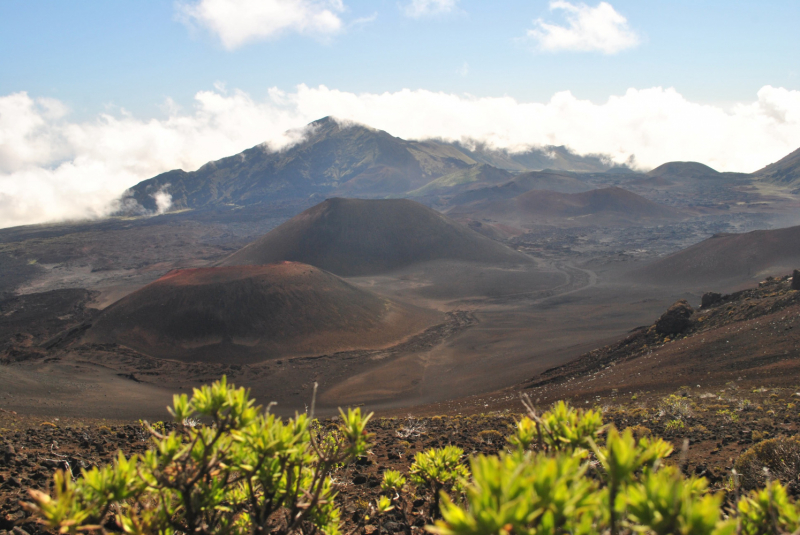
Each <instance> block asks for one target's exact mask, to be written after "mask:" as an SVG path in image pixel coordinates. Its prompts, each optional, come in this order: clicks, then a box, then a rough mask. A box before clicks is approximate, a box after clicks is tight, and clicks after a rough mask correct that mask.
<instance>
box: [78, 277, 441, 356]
mask: <svg viewBox="0 0 800 535" xmlns="http://www.w3.org/2000/svg"><path fill="white" fill-rule="evenodd" d="M435 317H437V316H435V315H434V314H433V313H430V312H428V311H424V310H422V309H416V308H413V307H412V308H409V307H407V306H404V305H399V304H397V303H395V302H392V301H389V300H387V299H384V298H382V297H378V296H376V295H374V294H372V293H370V292H368V291H365V290H361V289H359V288H356V287H354V286H352V285H350V284H348V283H346V282H345V281H343V280H341V279H340V278H338V277H336V276H335V275H332V274H330V273H326V272H325V271H322V270H320V269H317V268H315V267H312V266H308V265H304V264H300V263H294V262H287V263H282V264H273V265H268V266H235V267H218V268H200V269H184V270H176V271H171V272H169V273H168V274H166V275H164V276H163V277H161V278H160V279H158V280H157V281H155V282H153V283H151V284H149V285H147V286H145V287H144V288H142V289H140V290H138V291H136V292H134V293H132V294H130V295H128V296H126V297H124V298H123V299H121V300H119V301H117V302H116V303H114V304H113V305H111V306H109V307H108V308H106V309H105V310H104V311H103V312H102V314H101V315H100V317H99V318H98V319H97V320H96V321H95V322H94V325H92V327H91V329H89V331H88V333H87V334H86V336H85V340H86V341H90V342H99V343H118V344H122V345H125V346H128V347H131V348H133V349H135V350H137V351H140V352H142V353H145V354H147V355H150V356H154V357H160V358H171V359H180V360H196V361H210V362H228V363H236V362H239V363H241V362H253V361H259V360H265V359H266V358H269V357H274V356H286V355H293V354H315V353H323V352H329V351H337V350H342V349H352V348H364V347H374V346H381V345H383V344H386V343H389V342H392V341H394V340H397V339H399V338H402V337H404V336H406V335H408V334H410V333H411V332H414V331H415V330H421V329H423V328H424V327H426V326H427V325H428V324H429V323H431V322H432V321H433V320H434V319H435Z"/></svg>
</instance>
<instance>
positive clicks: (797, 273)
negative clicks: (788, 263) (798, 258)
mask: <svg viewBox="0 0 800 535" xmlns="http://www.w3.org/2000/svg"><path fill="white" fill-rule="evenodd" d="M792 290H800V269H795V270H794V271H793V272H792Z"/></svg>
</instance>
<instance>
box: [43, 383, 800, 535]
mask: <svg viewBox="0 0 800 535" xmlns="http://www.w3.org/2000/svg"><path fill="white" fill-rule="evenodd" d="M173 414H174V416H175V420H176V422H178V424H177V425H176V426H175V429H173V430H172V431H170V433H169V434H168V435H166V436H157V435H155V434H154V441H153V442H154V449H153V450H151V451H150V452H149V453H147V454H146V455H144V456H143V457H136V456H134V457H132V458H130V459H126V458H125V457H124V456H123V455H122V454H120V455H119V456H118V458H117V460H116V462H115V463H113V464H112V465H110V466H105V467H101V468H94V469H92V470H91V471H84V472H83V475H82V477H81V478H79V479H77V480H76V481H73V480H72V479H71V478H70V477H68V476H67V475H66V474H65V473H64V472H58V473H57V474H56V475H55V477H54V481H53V483H54V484H53V489H54V492H53V496H52V497H51V496H48V495H46V494H44V493H42V492H37V491H33V492H32V497H33V499H34V502H35V503H34V504H32V505H31V506H30V508H31V509H32V510H34V511H35V512H36V513H37V514H38V515H39V517H40V519H41V520H42V521H43V522H44V523H45V524H46V525H47V526H48V527H49V528H50V529H52V530H53V531H55V532H58V533H61V534H70V535H76V534H78V533H83V532H93V531H94V532H100V531H102V530H103V528H102V527H101V525H102V524H103V523H104V522H105V521H106V520H107V516H108V515H114V516H115V517H116V521H117V523H118V524H119V525H120V526H121V527H122V529H123V531H124V532H125V533H126V535H151V534H152V535H156V534H158V535H177V534H178V533H192V534H194V535H253V534H256V535H257V534H259V533H267V532H268V533H271V534H276V535H288V534H290V533H291V534H295V533H296V534H308V533H322V534H324V535H339V533H340V531H339V529H340V514H339V511H338V509H337V508H336V507H335V506H334V504H333V498H334V492H333V490H332V488H331V482H330V479H329V477H328V476H329V474H330V471H331V469H332V468H333V467H335V466H341V465H342V464H343V463H346V462H349V461H351V460H353V459H354V457H355V456H356V455H361V454H363V453H364V452H365V450H366V447H367V440H368V437H367V435H365V432H364V429H365V425H366V420H367V419H368V417H367V418H362V417H361V414H360V412H359V411H358V410H356V411H348V412H347V413H342V422H341V423H340V424H339V425H338V427H337V428H336V429H335V430H331V431H330V432H329V433H327V434H326V430H325V429H315V430H314V432H313V433H311V432H310V427H311V426H310V422H309V418H307V417H306V416H304V415H300V416H297V417H296V418H294V419H291V420H288V421H286V422H283V421H282V420H280V419H279V418H275V417H274V416H272V415H270V414H268V413H265V412H263V411H261V410H260V409H258V408H255V407H253V406H252V401H251V400H249V398H248V396H247V393H246V392H245V391H244V390H242V389H239V390H235V389H233V388H229V387H228V386H227V385H226V384H225V382H224V380H223V381H221V382H219V383H215V384H214V385H212V386H211V387H204V388H203V389H198V390H195V393H194V396H193V397H192V399H191V400H189V399H187V397H186V396H185V395H184V396H176V397H175V402H174V408H173ZM195 414H196V415H198V416H203V417H205V418H206V419H208V420H210V421H211V422H212V425H210V426H196V427H188V426H185V425H182V424H181V422H185V421H187V420H186V419H187V418H190V417H192V416H193V415H195ZM677 421H680V420H677ZM604 431H607V432H606V433H605V436H604V437H603V436H602V434H603V432H604ZM636 435H637V436H635V434H634V429H633V428H628V429H626V430H625V431H624V432H622V433H620V432H619V431H617V429H616V428H615V427H613V426H611V427H609V428H608V429H607V430H606V429H605V428H604V426H603V421H602V418H601V417H600V413H597V412H596V411H582V410H576V409H574V408H572V407H569V405H567V404H565V403H559V404H556V405H555V406H554V407H553V408H552V410H550V411H547V412H545V413H544V414H542V415H541V416H538V415H537V414H536V413H534V412H533V411H532V410H531V412H530V414H529V415H528V416H526V417H524V418H522V419H521V420H520V421H519V422H518V425H517V427H516V429H515V431H514V434H513V436H512V437H510V438H509V442H510V443H511V444H513V445H515V446H516V447H515V448H511V449H510V450H509V451H504V452H502V453H500V454H499V455H492V456H485V455H478V456H473V457H472V458H470V459H469V467H467V465H465V464H462V460H463V455H464V452H463V451H462V450H461V449H459V448H457V447H455V446H446V447H444V448H438V449H430V450H427V451H424V452H420V453H418V454H417V455H416V457H415V459H414V463H413V465H412V466H411V467H410V470H409V475H410V479H411V481H412V482H413V483H415V484H416V485H417V490H418V491H420V492H422V493H428V496H429V497H430V498H431V499H430V504H431V507H430V511H429V513H428V515H427V517H426V518H427V520H428V521H434V522H435V525H433V526H428V527H427V528H426V529H427V530H428V531H429V532H432V533H434V534H438V535H491V534H500V535H516V534H525V535H540V534H542V535H543V534H551V535H566V534H575V535H589V534H596V533H604V534H609V535H619V534H626V535H627V534H632V533H646V534H655V535H668V534H681V535H733V534H735V533H741V534H743V535H762V534H764V535H766V534H771V533H779V534H790V533H798V532H800V531H799V528H800V504H798V503H796V502H795V501H794V500H793V499H792V498H791V497H790V496H789V495H788V493H787V492H786V489H785V488H784V487H783V486H782V484H781V480H789V479H791V480H796V479H797V477H798V467H800V439H794V438H793V439H780V440H777V439H775V440H772V441H766V442H763V443H761V444H759V445H757V446H756V447H754V448H751V450H749V451H748V452H747V453H746V454H745V455H743V456H742V458H740V459H739V461H737V463H736V467H737V470H739V471H740V473H741V474H742V482H743V483H744V484H745V486H747V485H748V484H749V483H750V480H748V479H747V478H751V479H752V478H753V477H754V475H753V474H756V473H761V474H763V473H764V472H763V470H762V468H763V467H764V466H766V467H767V468H768V469H769V472H770V474H771V475H772V480H771V482H769V484H768V485H767V486H766V487H765V488H761V489H756V490H753V491H752V492H750V493H749V494H745V495H744V496H743V497H741V498H740V499H738V501H736V502H735V503H734V502H730V507H723V499H724V497H723V495H722V494H721V493H713V492H711V491H710V490H709V488H708V482H707V481H706V479H705V478H698V477H690V478H687V477H685V476H683V474H682V473H681V471H680V470H678V469H677V468H675V467H673V466H666V465H664V463H663V461H664V459H665V458H667V457H668V456H670V455H671V454H672V450H673V447H672V445H671V444H669V443H667V442H665V441H663V440H662V439H660V438H652V437H650V436H645V433H638V432H637V433H636ZM531 448H533V451H532V449H531ZM406 483H407V482H406V477H405V476H404V475H403V474H401V473H400V472H399V471H394V470H386V471H385V472H384V478H383V482H382V484H381V495H380V496H378V498H377V499H376V500H365V499H363V498H359V500H360V501H359V502H357V503H356V505H357V506H358V508H359V510H363V511H365V512H368V514H369V515H373V514H374V515H375V516H376V518H377V521H378V531H379V532H380V531H381V529H382V527H381V526H382V522H383V521H384V519H385V518H388V513H390V512H391V511H394V512H393V513H392V515H393V516H394V518H398V517H402V519H403V521H404V522H405V524H406V526H408V527H407V530H406V532H410V530H411V527H410V526H411V524H412V523H413V522H415V521H416V519H415V518H413V517H412V516H411V515H410V513H409V512H410V511H411V503H412V501H414V500H416V499H417V495H415V494H414V493H413V492H412V490H410V489H411V486H410V485H407V484H406ZM756 483H758V481H756ZM734 488H735V485H733V486H731V488H730V490H734ZM733 496H734V495H733V494H730V495H729V499H734V498H733ZM440 504H441V507H440ZM358 529H359V528H358V527H356V528H355V530H353V532H354V533H355V532H356V531H357V530H358Z"/></svg>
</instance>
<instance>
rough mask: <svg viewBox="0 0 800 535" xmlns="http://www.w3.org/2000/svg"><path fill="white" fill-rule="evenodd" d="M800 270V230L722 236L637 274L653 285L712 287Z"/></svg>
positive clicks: (636, 276) (656, 262) (668, 257)
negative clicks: (795, 269)
mask: <svg viewBox="0 0 800 535" xmlns="http://www.w3.org/2000/svg"><path fill="white" fill-rule="evenodd" d="M794 268H800V227H789V228H783V229H776V230H754V231H752V232H747V233H745V234H719V235H716V236H713V237H711V238H709V239H707V240H704V241H701V242H700V243H697V244H695V245H692V246H691V247H689V248H687V249H684V250H682V251H679V252H677V253H675V254H672V255H670V256H667V257H664V258H662V259H659V260H656V261H655V262H653V263H651V264H648V265H646V266H644V267H642V268H640V269H638V270H636V271H634V272H633V273H632V274H631V276H632V278H633V279H634V280H637V281H641V282H648V283H653V284H665V285H682V286H687V287H689V286H695V287H697V286H709V285H712V284H713V285H717V287H718V286H719V285H720V284H724V283H727V282H731V281H746V280H752V279H759V280H760V279H761V278H762V277H763V276H765V274H777V273H779V272H781V271H787V270H791V269H794Z"/></svg>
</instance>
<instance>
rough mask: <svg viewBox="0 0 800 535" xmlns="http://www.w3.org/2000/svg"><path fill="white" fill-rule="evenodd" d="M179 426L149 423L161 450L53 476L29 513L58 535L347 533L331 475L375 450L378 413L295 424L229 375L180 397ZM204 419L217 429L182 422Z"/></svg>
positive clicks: (34, 493)
mask: <svg viewBox="0 0 800 535" xmlns="http://www.w3.org/2000/svg"><path fill="white" fill-rule="evenodd" d="M170 412H172V414H173V416H174V417H175V422H177V424H176V425H175V427H174V429H173V430H172V431H170V432H169V434H162V433H159V432H158V431H156V430H154V429H153V428H152V427H151V426H147V427H148V430H149V432H150V434H151V435H152V437H153V446H154V447H153V449H151V450H150V451H148V452H147V453H146V454H145V455H143V456H141V457H139V456H133V457H131V458H130V459H126V458H125V457H124V456H123V455H122V453H120V454H119V456H118V458H117V460H116V462H114V463H113V464H112V465H110V466H105V467H102V468H94V469H92V470H90V471H86V470H84V471H83V474H82V476H81V477H80V478H79V479H78V480H77V481H75V482H73V481H72V480H71V479H70V478H69V477H68V476H67V475H65V474H64V473H63V472H59V473H58V474H56V476H55V478H54V483H55V485H54V487H55V495H54V496H53V497H51V496H48V495H47V494H44V493H42V492H37V491H34V490H32V491H30V492H31V496H32V498H33V500H34V503H33V504H30V505H29V508H30V509H32V510H33V511H34V512H36V513H37V514H38V515H39V516H40V518H41V519H42V521H43V522H44V523H45V524H46V525H47V526H48V527H50V528H51V529H53V530H55V531H56V532H59V533H70V534H73V533H78V532H83V531H92V530H95V529H99V528H100V525H101V524H104V523H105V522H107V516H108V515H109V514H111V515H113V517H114V519H115V520H116V523H117V525H118V526H119V527H120V528H122V530H123V531H125V532H126V533H128V534H131V535H144V534H155V533H164V534H168V533H192V534H196V535H204V534H209V535H210V534H245V533H265V532H270V533H273V534H288V533H301V532H302V533H306V532H308V533H311V532H315V531H317V530H321V531H323V532H325V533H326V534H328V535H335V534H337V533H338V532H339V510H338V509H337V508H336V507H335V506H334V504H333V497H334V492H333V490H332V488H331V481H330V477H329V475H330V473H331V471H332V470H333V469H334V468H335V467H337V466H338V465H340V464H341V463H345V462H348V461H350V460H352V459H353V458H355V456H357V455H361V454H363V453H364V452H365V451H366V447H367V439H368V437H367V435H366V434H365V432H364V428H365V425H366V423H367V421H368V420H369V416H367V417H362V415H361V412H360V411H359V409H356V410H348V412H347V413H346V414H345V413H342V421H341V423H340V424H339V425H338V426H336V427H335V429H333V430H331V431H326V430H324V429H313V430H312V425H311V419H310V418H309V417H308V416H307V415H298V416H296V417H295V418H293V419H290V420H288V421H286V422H284V421H282V420H281V419H280V418H277V417H275V416H274V415H272V414H269V411H264V410H262V409H261V407H255V406H254V402H253V400H251V399H250V397H249V394H248V392H247V391H246V390H244V389H242V388H239V389H235V388H234V387H232V386H228V385H227V382H226V380H225V378H224V377H223V378H222V380H221V381H218V382H216V383H214V384H213V385H211V386H205V387H202V388H199V389H195V390H194V394H193V396H192V398H191V399H188V398H187V396H186V394H182V395H180V396H178V395H176V396H175V397H174V403H173V407H172V409H171V410H170ZM195 417H202V418H205V419H207V420H209V421H210V422H211V425H205V426H204V425H200V426H195V427H190V426H187V425H183V422H185V421H191V419H193V418H195Z"/></svg>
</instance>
